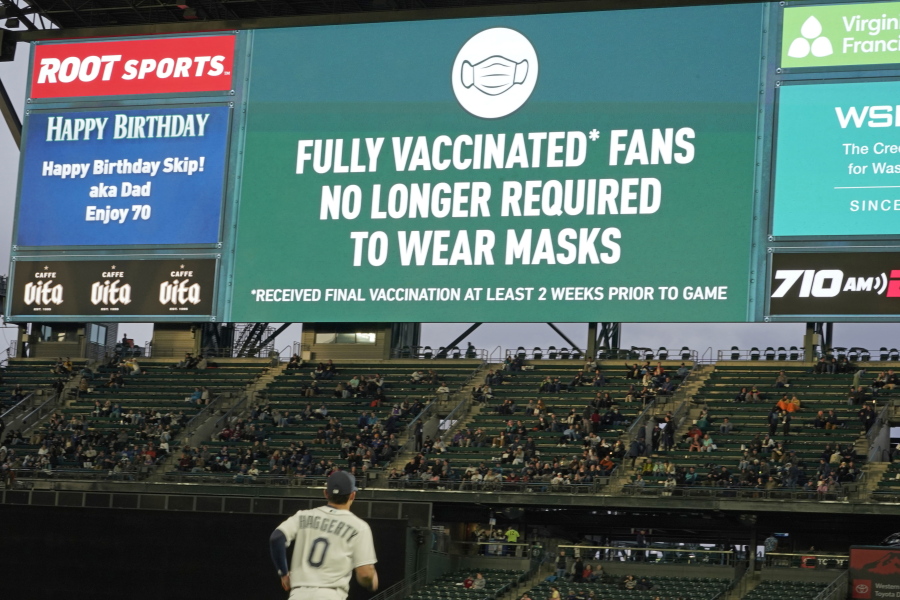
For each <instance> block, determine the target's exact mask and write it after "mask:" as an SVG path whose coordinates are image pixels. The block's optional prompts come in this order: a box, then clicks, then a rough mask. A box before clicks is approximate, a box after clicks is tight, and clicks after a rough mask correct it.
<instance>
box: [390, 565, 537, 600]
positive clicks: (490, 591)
mask: <svg viewBox="0 0 900 600" xmlns="http://www.w3.org/2000/svg"><path fill="white" fill-rule="evenodd" d="M476 573H481V575H482V577H484V579H485V580H486V582H485V586H484V589H483V590H475V589H472V588H468V589H467V588H465V587H463V581H465V580H466V578H467V577H471V578H473V579H474V578H475V576H476ZM524 580H525V573H524V572H521V571H506V570H501V569H483V570H480V571H475V570H471V569H470V570H464V571H455V572H453V573H449V574H446V575H443V576H442V577H440V578H439V579H437V580H435V581H433V582H431V583H430V584H428V585H427V586H425V587H424V588H422V589H421V590H419V591H417V592H415V593H413V594H412V595H410V596H409V597H408V599H407V600H493V599H494V598H499V597H500V596H502V595H503V594H505V593H507V592H508V591H510V590H511V589H512V588H513V587H514V586H516V585H517V584H519V583H520V582H522V581H524Z"/></svg>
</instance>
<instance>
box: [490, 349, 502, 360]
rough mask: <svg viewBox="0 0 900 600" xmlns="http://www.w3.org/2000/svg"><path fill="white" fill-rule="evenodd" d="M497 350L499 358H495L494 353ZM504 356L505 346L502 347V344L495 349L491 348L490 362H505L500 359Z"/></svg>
mask: <svg viewBox="0 0 900 600" xmlns="http://www.w3.org/2000/svg"><path fill="white" fill-rule="evenodd" d="M495 352H496V353H497V359H496V360H494V353H495ZM502 357H503V348H501V347H500V346H497V347H496V348H494V349H493V350H491V354H490V355H489V356H488V362H492V363H500V362H503V361H501V360H500V359H501V358H502Z"/></svg>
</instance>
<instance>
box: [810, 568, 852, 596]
mask: <svg viewBox="0 0 900 600" xmlns="http://www.w3.org/2000/svg"><path fill="white" fill-rule="evenodd" d="M849 580H850V572H849V571H844V572H843V573H841V574H840V575H838V576H837V577H835V578H834V581H832V582H831V583H829V584H828V587H826V588H825V589H824V590H822V591H821V592H820V593H819V595H818V596H816V597H815V598H813V600H837V599H838V598H844V597H845V596H846V593H847V590H846V585H847V583H848V582H849Z"/></svg>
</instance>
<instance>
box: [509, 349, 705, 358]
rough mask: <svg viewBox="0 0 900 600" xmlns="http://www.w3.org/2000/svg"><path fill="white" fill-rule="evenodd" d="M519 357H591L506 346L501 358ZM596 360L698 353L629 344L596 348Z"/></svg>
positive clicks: (694, 355) (569, 351)
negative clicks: (622, 346) (626, 345)
mask: <svg viewBox="0 0 900 600" xmlns="http://www.w3.org/2000/svg"><path fill="white" fill-rule="evenodd" d="M517 356H518V357H520V358H522V359H523V360H590V359H591V358H592V357H591V356H588V355H587V354H586V353H585V352H582V351H581V350H577V349H574V348H573V349H569V348H567V347H560V348H556V347H555V346H548V347H547V348H538V347H535V348H525V347H522V346H519V347H518V348H506V349H505V350H504V351H503V356H502V357H501V358H503V359H505V358H507V357H513V358H515V357H517ZM593 358H594V359H596V360H630V361H663V360H665V361H696V360H698V359H699V353H698V352H697V351H696V350H691V349H690V348H687V347H686V346H685V347H682V348H659V349H657V350H654V349H653V348H645V347H641V346H631V347H630V348H598V349H597V351H596V353H595V355H594V356H593Z"/></svg>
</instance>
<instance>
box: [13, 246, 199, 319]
mask: <svg viewBox="0 0 900 600" xmlns="http://www.w3.org/2000/svg"><path fill="white" fill-rule="evenodd" d="M216 266H217V261H216V260H215V259H197V258H189V259H166V260H155V259H147V260H135V259H129V260H75V261H59V260H56V261H24V260H22V261H17V262H16V263H15V271H14V276H13V280H12V283H11V287H10V292H9V294H10V296H11V298H12V300H11V308H12V310H11V312H10V314H11V316H13V317H15V316H19V317H31V318H34V319H40V318H44V317H56V316H76V315H78V316H94V315H96V316H103V317H131V316H158V315H162V316H180V315H192V316H194V315H196V316H210V315H211V314H212V310H213V307H214V305H215V304H214V298H213V295H214V293H215V280H216Z"/></svg>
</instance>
